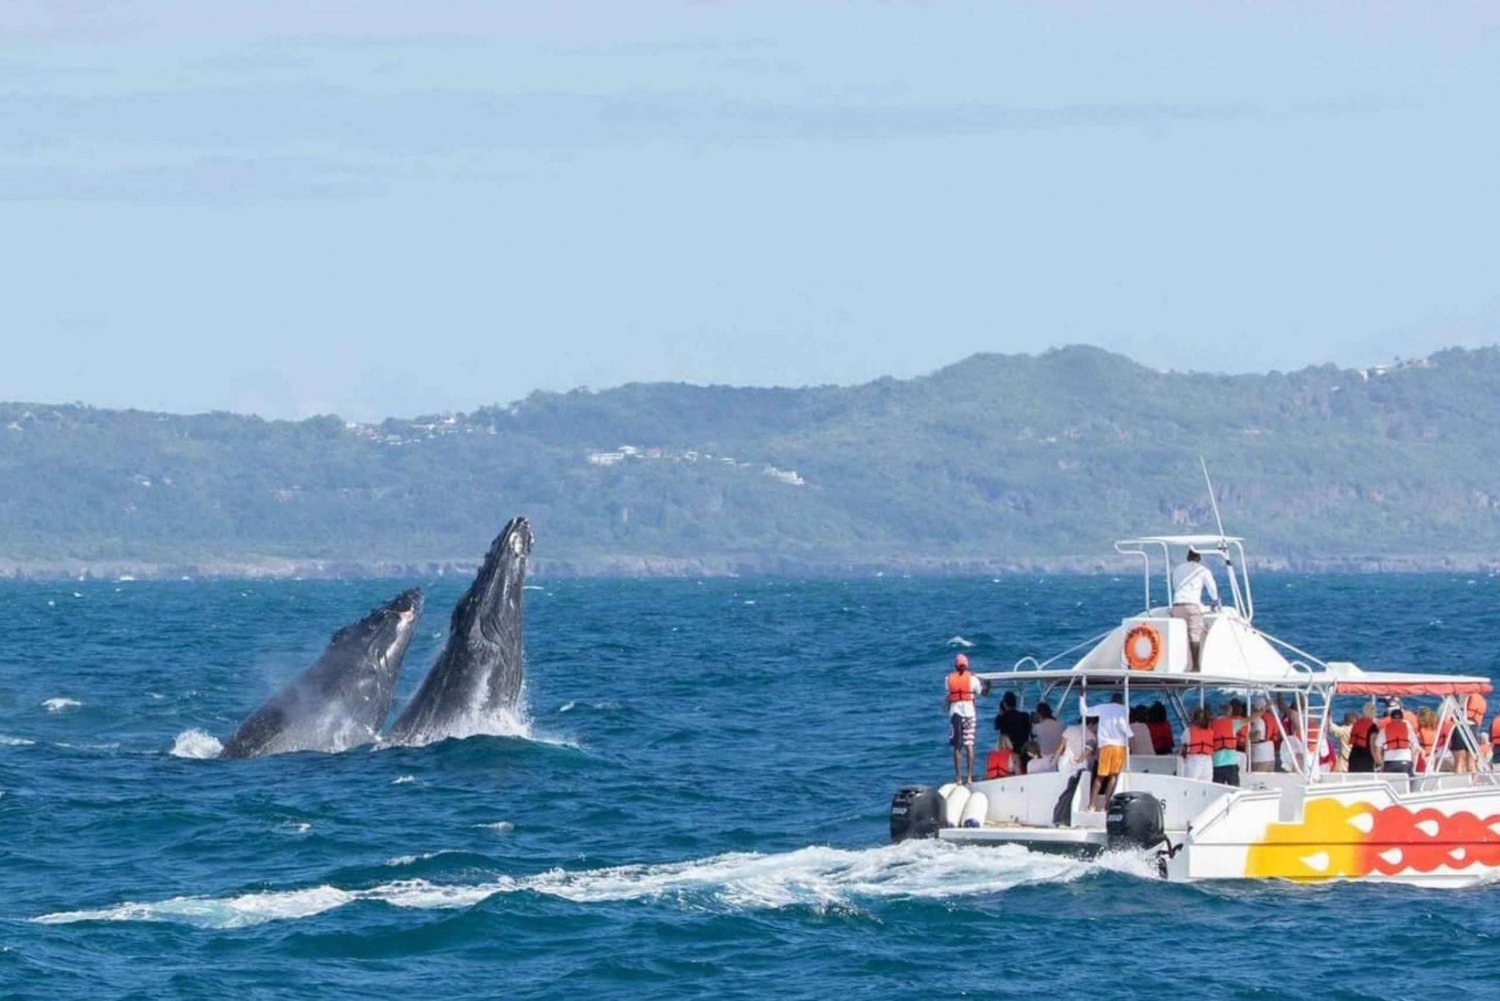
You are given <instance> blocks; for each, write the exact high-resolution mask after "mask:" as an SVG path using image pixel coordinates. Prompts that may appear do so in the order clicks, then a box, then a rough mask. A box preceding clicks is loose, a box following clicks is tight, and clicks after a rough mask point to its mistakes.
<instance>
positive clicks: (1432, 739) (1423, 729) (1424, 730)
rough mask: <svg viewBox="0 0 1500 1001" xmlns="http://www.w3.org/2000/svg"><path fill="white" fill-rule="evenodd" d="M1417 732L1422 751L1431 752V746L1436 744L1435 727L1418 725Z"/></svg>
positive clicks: (1424, 752)
mask: <svg viewBox="0 0 1500 1001" xmlns="http://www.w3.org/2000/svg"><path fill="white" fill-rule="evenodd" d="M1417 733H1418V734H1419V735H1420V737H1421V740H1422V753H1423V754H1431V753H1432V748H1433V746H1434V745H1435V744H1437V727H1435V726H1419V727H1417Z"/></svg>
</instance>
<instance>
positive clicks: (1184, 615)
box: [1172, 605, 1203, 643]
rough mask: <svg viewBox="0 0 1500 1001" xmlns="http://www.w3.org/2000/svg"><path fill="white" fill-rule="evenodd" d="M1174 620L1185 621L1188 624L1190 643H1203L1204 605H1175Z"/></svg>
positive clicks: (1173, 607) (1173, 610)
mask: <svg viewBox="0 0 1500 1001" xmlns="http://www.w3.org/2000/svg"><path fill="white" fill-rule="evenodd" d="M1172 618H1174V619H1183V620H1184V621H1186V622H1187V634H1188V642H1189V643H1201V642H1203V606H1202V605H1173V606H1172Z"/></svg>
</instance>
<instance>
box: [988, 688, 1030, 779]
mask: <svg viewBox="0 0 1500 1001" xmlns="http://www.w3.org/2000/svg"><path fill="white" fill-rule="evenodd" d="M995 729H996V730H998V731H999V732H1000V733H1003V734H1005V736H1006V737H1008V738H1009V739H1010V746H1011V747H1025V746H1026V745H1027V743H1028V742H1030V740H1031V716H1030V715H1028V714H1027V713H1023V712H1022V711H1021V710H1020V709H1018V708H1017V707H1016V693H1015V692H1006V693H1005V694H1004V695H1003V696H1002V697H1001V699H1000V712H999V713H997V714H996V715H995ZM1021 772H1022V774H1025V769H1024V768H1023V769H1022V770H1021Z"/></svg>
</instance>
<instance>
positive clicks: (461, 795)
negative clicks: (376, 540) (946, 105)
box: [0, 575, 1500, 999]
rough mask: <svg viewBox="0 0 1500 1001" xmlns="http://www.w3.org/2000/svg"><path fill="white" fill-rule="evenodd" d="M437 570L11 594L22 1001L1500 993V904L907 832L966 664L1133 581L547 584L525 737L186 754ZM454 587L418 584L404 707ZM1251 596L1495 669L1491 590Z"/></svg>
mask: <svg viewBox="0 0 1500 1001" xmlns="http://www.w3.org/2000/svg"><path fill="white" fill-rule="evenodd" d="M412 583H420V582H413V581H361V582H349V583H330V582H276V583H265V582H256V583H226V582H215V583H196V582H186V581H184V582H157V583H147V582H121V583H103V582H83V583H76V584H48V585H41V584H6V585H0V609H3V610H4V617H5V621H6V626H7V628H6V630H5V637H6V640H5V643H4V646H3V647H0V832H3V840H0V996H4V997H24V998H33V997H34V998H73V997H80V998H81V997H89V998H96V997H131V998H156V997H173V998H199V997H202V998H215V999H221V998H224V997H236V998H270V997H286V996H299V997H318V998H375V997H381V998H388V997H394V996H401V995H402V994H409V995H411V996H415V997H452V998H468V997H475V998H479V997H524V998H571V997H579V996H604V997H644V998H680V997H684V996H688V997H697V996H713V997H717V998H751V997H767V996H776V997H816V998H821V999H827V998H830V997H840V996H844V997H849V996H857V997H881V998H889V997H895V998H907V997H910V998H917V997H931V996H948V997H953V996H958V997H968V996H974V997H989V996H997V995H1002V994H1004V995H1012V994H1025V995H1040V996H1046V997H1074V996H1080V995H1084V994H1092V995H1094V996H1099V997H1104V996H1110V997H1132V996H1141V997H1153V998H1155V997H1161V996H1169V997H1231V998H1240V997H1243V998H1251V997H1254V998H1273V997H1303V996H1308V995H1311V994H1320V995H1323V996H1326V997H1330V998H1341V997H1347V998H1406V997H1417V996H1425V995H1429V994H1432V993H1434V992H1435V993H1436V994H1437V995H1438V996H1443V997H1453V996H1472V997H1494V996H1495V994H1496V993H1497V988H1496V983H1497V978H1500V907H1496V906H1495V900H1496V898H1495V896H1494V892H1495V891H1494V889H1493V888H1478V889H1471V890H1462V891H1424V890H1413V889H1403V888H1388V887H1378V886H1369V885H1352V884H1351V885H1337V886H1330V887H1317V888H1307V887H1296V886H1287V885H1276V884H1263V885H1249V884H1222V885H1191V886H1181V885H1175V886H1174V885H1167V884H1163V883H1160V882H1158V881H1156V880H1154V879H1152V878H1150V876H1149V873H1148V870H1147V868H1146V867H1145V866H1144V865H1143V864H1142V863H1141V862H1140V861H1139V860H1136V859H1134V858H1132V857H1129V856H1123V857H1120V858H1115V859H1106V860H1103V861H1099V862H1081V861H1072V860H1068V859H1064V858H1060V857H1056V856H1049V855H1034V854H1030V853H1027V852H1025V851H1022V850H1019V849H972V848H970V849H962V848H952V847H948V846H944V845H941V844H938V843H933V842H926V843H915V844H914V843H908V844H905V845H900V846H890V845H888V844H887V832H886V823H887V818H886V808H887V805H888V803H889V800H890V796H891V793H892V791H893V790H894V789H895V788H896V787H897V786H899V785H901V784H904V783H910V782H914V781H916V782H928V783H931V784H937V783H939V782H941V781H943V780H944V778H945V776H946V775H947V773H948V772H949V769H950V766H949V763H948V761H947V751H946V747H945V745H944V743H943V741H944V737H945V728H946V727H945V720H944V718H943V715H942V711H941V709H940V702H941V695H940V689H941V686H942V679H943V675H944V673H945V672H946V669H947V664H948V661H949V658H950V657H951V656H952V654H953V653H954V651H955V650H958V649H965V650H967V651H968V653H969V654H970V656H971V657H973V658H974V660H975V662H976V666H977V667H979V668H981V669H985V668H994V667H997V666H1001V665H1009V664H1010V663H1012V662H1014V661H1015V660H1016V658H1018V657H1019V656H1021V655H1023V654H1030V653H1040V654H1048V653H1052V652H1056V651H1057V650H1060V649H1062V648H1063V647H1066V646H1068V645H1071V644H1072V643H1073V642H1076V641H1078V640H1081V639H1083V638H1085V637H1086V636H1089V635H1091V634H1092V633H1094V632H1097V631H1098V630H1099V629H1100V628H1103V627H1104V626H1106V625H1108V624H1109V622H1110V621H1111V620H1117V619H1118V618H1119V617H1120V616H1122V615H1125V614H1129V613H1131V612H1133V611H1134V610H1136V607H1137V605H1136V603H1137V602H1138V601H1139V591H1138V583H1137V582H1136V581H1135V580H1134V579H1132V578H1123V579H1118V578H1110V577H1095V578H1088V577H1049V578H1040V579H1038V578H1031V577H1016V576H1009V577H1004V578H1001V579H998V580H989V579H984V580H930V579H901V578H898V577H884V578H877V579H867V580H860V581H850V582H830V581H787V580H715V581H572V580H559V581H551V580H542V581H539V582H538V587H537V588H535V589H533V590H530V591H528V593H527V595H526V601H527V605H526V612H527V667H528V681H527V692H526V704H527V712H528V716H529V721H528V722H527V724H526V725H525V726H524V727H523V728H522V729H521V731H520V732H519V733H518V734H517V735H516V736H510V737H472V738H469V739H466V740H461V741H449V742H445V743H443V744H439V745H436V746H431V747H426V748H389V749H383V750H369V749H362V750H355V751H351V752H348V753H345V754H341V755H318V754H298V755H287V756H281V757H273V758H265V759H260V760H252V761H218V760H206V759H202V758H198V757H194V756H193V755H194V754H197V753H203V751H204V749H205V747H206V746H207V745H208V741H207V740H206V738H204V737H202V736H200V735H198V734H195V733H194V731H202V732H203V733H206V734H216V735H220V736H222V735H224V734H226V733H228V732H230V731H232V730H233V728H234V727H235V726H236V725H237V724H238V722H239V720H240V719H241V718H242V717H243V716H244V715H245V714H246V713H248V712H249V711H250V710H251V709H252V708H254V707H255V705H257V704H258V703H259V702H260V701H261V700H262V699H263V698H264V697H266V696H267V695H268V694H269V693H270V692H271V691H272V690H273V689H274V688H275V687H277V686H278V685H279V684H280V683H281V682H283V681H285V680H286V679H288V678H289V677H291V676H293V675H295V674H296V673H298V672H299V671H300V670H301V669H302V668H303V667H305V666H306V665H307V664H308V663H310V662H311V661H312V660H313V659H314V658H315V657H316V656H317V654H318V653H319V651H320V650H321V648H322V646H323V644H324V643H325V642H326V640H327V637H328V635H329V634H330V633H331V632H332V631H333V630H334V629H335V628H336V627H338V626H339V625H342V624H344V623H345V622H348V621H351V620H353V619H354V618H357V617H358V616H359V615H361V614H363V613H364V612H365V611H366V610H367V609H369V608H370V607H371V606H373V605H375V604H377V603H379V602H381V601H383V600H385V599H387V598H389V597H390V596H391V595H393V594H394V593H396V591H398V590H400V589H401V588H403V587H405V586H409V585H410V584H412ZM465 583H466V582H464V581H455V580H451V579H449V580H439V581H436V582H430V583H429V586H428V593H429V601H428V610H429V611H428V615H427V617H426V618H425V619H424V622H423V629H422V630H421V632H420V634H419V638H418V640H417V641H416V642H415V643H414V644H413V646H412V649H411V652H410V654H409V655H408V657H407V663H406V669H405V672H404V674H403V679H402V688H401V692H402V698H403V699H404V697H405V696H406V695H408V694H409V693H410V692H411V691H412V690H413V689H414V688H415V686H416V684H417V682H418V681H419V680H420V677H421V674H422V673H423V672H424V671H425V669H426V667H427V666H428V665H429V664H430V663H431V660H432V658H433V656H434V655H435V653H436V651H437V650H438V649H439V648H440V647H441V643H442V638H443V632H444V630H445V628H446V624H447V618H446V616H447V610H448V609H450V608H451V607H452V603H453V601H454V600H455V599H456V598H457V596H458V593H459V591H460V590H461V589H462V587H463V586H464V584H465ZM1257 585H1258V586H1257V601H1258V618H1257V622H1258V624H1260V625H1262V626H1264V627H1266V628H1267V629H1269V630H1271V631H1272V632H1275V633H1278V634H1279V635H1283V636H1285V637H1286V638H1288V639H1291V640H1292V641H1294V642H1297V643H1298V644H1299V645H1301V646H1303V647H1304V648H1306V649H1309V650H1311V651H1313V652H1315V653H1317V654H1319V655H1322V656H1324V657H1328V658H1336V659H1353V660H1356V661H1359V662H1360V663H1362V664H1364V665H1365V666H1366V667H1383V668H1388V669H1403V670H1406V669H1433V670H1466V671H1472V672H1475V673H1482V674H1486V675H1493V674H1495V673H1496V667H1497V660H1500V651H1497V649H1496V644H1495V640H1496V637H1497V620H1496V615H1495V601H1496V597H1497V593H1500V581H1497V580H1495V579H1491V578H1489V577H1485V576H1480V577H1477V578H1469V577H1464V576H1447V575H1423V576H1395V577H1373V576H1360V577H1338V576H1324V577H1294V576H1289V575H1262V576H1261V577H1259V578H1257ZM985 732H986V733H987V732H988V728H987V727H986V731H985Z"/></svg>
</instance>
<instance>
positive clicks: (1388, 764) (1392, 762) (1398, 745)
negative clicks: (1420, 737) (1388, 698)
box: [1375, 699, 1417, 775]
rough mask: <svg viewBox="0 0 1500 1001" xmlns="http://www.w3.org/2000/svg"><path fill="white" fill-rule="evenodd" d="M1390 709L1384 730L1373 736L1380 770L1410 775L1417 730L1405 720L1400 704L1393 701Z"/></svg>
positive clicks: (1414, 755)
mask: <svg viewBox="0 0 1500 1001" xmlns="http://www.w3.org/2000/svg"><path fill="white" fill-rule="evenodd" d="M1392 707H1393V708H1392V709H1391V711H1390V715H1389V716H1388V717H1387V722H1386V725H1385V729H1383V730H1377V731H1376V735H1375V745H1376V746H1377V747H1378V748H1379V749H1380V760H1381V766H1380V770H1381V771H1382V772H1391V773H1401V774H1405V775H1410V774H1412V763H1413V760H1414V759H1415V757H1416V754H1415V753H1414V752H1415V750H1416V747H1417V728H1416V727H1414V726H1413V725H1412V724H1411V723H1410V722H1409V721H1408V720H1407V719H1406V718H1405V714H1403V713H1402V711H1401V703H1400V702H1398V701H1396V700H1394V699H1393V700H1392Z"/></svg>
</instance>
